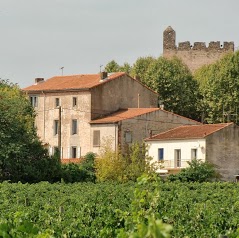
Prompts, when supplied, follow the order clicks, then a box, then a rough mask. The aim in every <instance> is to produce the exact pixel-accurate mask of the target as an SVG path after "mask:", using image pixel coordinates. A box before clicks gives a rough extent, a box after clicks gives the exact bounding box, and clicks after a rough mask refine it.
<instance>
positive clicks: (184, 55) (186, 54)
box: [163, 26, 234, 72]
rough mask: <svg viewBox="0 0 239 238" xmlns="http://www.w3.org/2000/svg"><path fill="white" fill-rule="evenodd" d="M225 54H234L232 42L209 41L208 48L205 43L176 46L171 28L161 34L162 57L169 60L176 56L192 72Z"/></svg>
mask: <svg viewBox="0 0 239 238" xmlns="http://www.w3.org/2000/svg"><path fill="white" fill-rule="evenodd" d="M227 52H234V42H227V41H225V42H223V44H221V43H220V41H211V42H209V44H208V46H207V45H206V43H205V42H194V43H193V44H191V43H190V41H184V42H179V43H178V45H176V32H175V31H174V30H173V28H172V27H171V26H169V27H167V28H166V29H165V31H164V32H163V56H164V57H166V58H171V57H173V56H177V57H178V58H180V59H181V60H182V61H183V62H184V63H185V64H186V65H187V66H188V67H189V69H190V70H191V71H192V72H194V71H195V70H196V69H198V68H200V67H201V66H203V65H205V64H211V63H214V62H215V61H217V60H218V59H220V58H221V57H222V56H223V55H225V54H226V53H227Z"/></svg>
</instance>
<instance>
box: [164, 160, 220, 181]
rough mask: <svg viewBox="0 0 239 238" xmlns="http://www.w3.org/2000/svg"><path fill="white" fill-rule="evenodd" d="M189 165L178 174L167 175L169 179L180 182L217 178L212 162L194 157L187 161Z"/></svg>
mask: <svg viewBox="0 0 239 238" xmlns="http://www.w3.org/2000/svg"><path fill="white" fill-rule="evenodd" d="M188 164H189V167H188V168H184V169H182V170H181V172H180V173H178V174H172V175H169V177H168V180H169V181H175V180H179V181H181V182H206V181H211V180H214V179H217V178H219V175H218V173H217V172H216V170H215V167H214V165H213V164H211V163H209V162H207V161H206V162H203V161H201V160H197V159H194V160H192V161H191V162H188Z"/></svg>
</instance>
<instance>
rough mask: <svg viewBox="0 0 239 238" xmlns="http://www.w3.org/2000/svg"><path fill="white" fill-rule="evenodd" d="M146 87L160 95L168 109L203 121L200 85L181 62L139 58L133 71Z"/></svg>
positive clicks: (177, 60)
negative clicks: (199, 99)
mask: <svg viewBox="0 0 239 238" xmlns="http://www.w3.org/2000/svg"><path fill="white" fill-rule="evenodd" d="M133 72H134V73H135V74H136V75H139V77H140V80H141V82H142V83H144V84H146V85H147V86H148V87H149V88H151V89H153V90H154V91H156V92H157V93H158V94H159V99H160V101H161V102H162V103H163V104H164V106H165V109H166V110H169V111H173V112H175V113H178V114H180V115H182V116H186V117H190V118H193V119H199V114H200V113H199V111H198V105H197V102H198V98H199V91H198V83H197V81H196V80H194V79H193V77H192V74H191V73H190V71H189V69H188V68H187V66H186V65H184V64H183V63H182V61H181V60H179V59H178V58H173V59H166V58H163V57H159V58H152V57H146V58H139V59H138V60H137V61H136V63H135V64H134V67H133Z"/></svg>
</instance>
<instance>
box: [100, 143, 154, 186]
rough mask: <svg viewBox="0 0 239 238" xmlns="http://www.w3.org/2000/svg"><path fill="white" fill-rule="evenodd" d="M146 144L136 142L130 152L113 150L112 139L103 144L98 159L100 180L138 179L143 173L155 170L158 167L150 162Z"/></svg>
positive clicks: (120, 180)
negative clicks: (123, 152) (124, 152)
mask: <svg viewBox="0 0 239 238" xmlns="http://www.w3.org/2000/svg"><path fill="white" fill-rule="evenodd" d="M146 152H147V148H146V146H145V144H139V143H134V144H132V145H131V146H129V149H128V153H126V154H122V152H121V151H120V150H119V151H118V152H115V151H113V150H112V147H111V144H110V141H109V140H108V141H106V143H105V144H104V145H103V147H102V150H101V154H100V156H99V158H98V159H97V160H96V177H97V180H98V181H119V182H125V181H130V180H131V181H136V180H137V178H138V177H140V176H141V175H142V174H143V173H151V172H154V171H155V169H156V168H154V165H152V164H151V163H150V160H151V158H150V157H148V156H147V155H146V154H147V153H146Z"/></svg>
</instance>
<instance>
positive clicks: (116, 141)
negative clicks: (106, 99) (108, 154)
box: [115, 123, 118, 152]
mask: <svg viewBox="0 0 239 238" xmlns="http://www.w3.org/2000/svg"><path fill="white" fill-rule="evenodd" d="M116 135H117V123H116V124H115V152H117V143H118V140H117V139H118V137H117V136H116Z"/></svg>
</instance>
